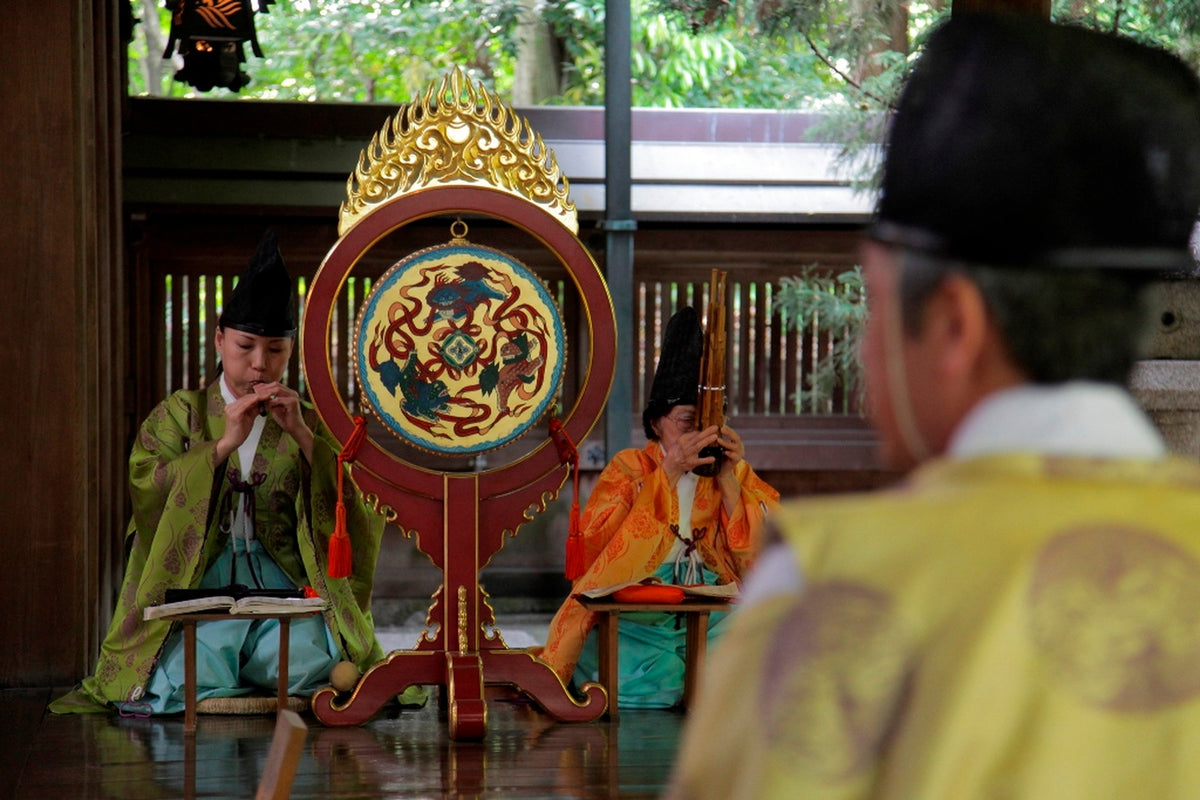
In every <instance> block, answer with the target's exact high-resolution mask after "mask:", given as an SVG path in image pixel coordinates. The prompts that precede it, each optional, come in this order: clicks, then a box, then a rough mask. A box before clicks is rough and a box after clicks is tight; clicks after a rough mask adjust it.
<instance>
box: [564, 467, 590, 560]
mask: <svg viewBox="0 0 1200 800" xmlns="http://www.w3.org/2000/svg"><path fill="white" fill-rule="evenodd" d="M576 476H578V470H576ZM567 531H568V532H567V566H566V569H565V570H563V572H564V574H565V575H566V576H567V580H569V581H573V580H576V579H577V578H579V577H580V576H582V575H583V572H584V561H585V555H584V552H583V533H582V532H581V531H580V530H579V480H578V477H577V478H576V480H575V499H574V500H572V501H571V522H570V525H569V526H568V528H567Z"/></svg>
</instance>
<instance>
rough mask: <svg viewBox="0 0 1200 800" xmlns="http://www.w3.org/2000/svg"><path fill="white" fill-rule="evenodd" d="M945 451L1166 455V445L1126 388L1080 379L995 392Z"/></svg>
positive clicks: (959, 453)
mask: <svg viewBox="0 0 1200 800" xmlns="http://www.w3.org/2000/svg"><path fill="white" fill-rule="evenodd" d="M946 452H947V455H949V456H950V457H952V458H967V457H970V456H978V455H987V454H994V453H1012V452H1033V453H1039V454H1042V455H1058V456H1077V457H1094V458H1120V457H1124V458H1162V457H1163V456H1165V455H1166V453H1167V446H1166V444H1165V442H1164V441H1163V438H1162V436H1161V435H1160V434H1159V432H1158V430H1157V429H1156V428H1155V427H1154V425H1153V423H1151V422H1150V420H1149V419H1147V417H1146V415H1145V414H1144V413H1143V412H1142V410H1141V409H1140V408H1139V407H1138V405H1137V403H1136V402H1135V401H1134V399H1133V398H1132V397H1131V396H1130V395H1129V393H1128V392H1126V391H1125V390H1124V389H1121V388H1120V387H1117V386H1114V385H1111V384H1104V383H1092V382H1084V381H1075V382H1071V383H1066V384H1060V385H1054V386H1042V385H1034V384H1026V385H1023V386H1018V387H1014V388H1011V389H1005V390H1003V391H999V392H996V393H995V394H992V395H991V396H989V397H988V398H986V399H985V400H983V401H982V402H981V403H979V404H978V405H976V406H975V408H973V409H972V410H971V411H970V412H969V413H968V414H967V416H966V418H965V419H964V420H963V421H962V422H961V423H960V424H959V426H958V429H957V430H956V431H955V432H954V436H953V437H952V438H951V440H950V445H949V447H947V449H946Z"/></svg>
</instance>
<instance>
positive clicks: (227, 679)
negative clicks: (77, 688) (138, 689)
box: [142, 536, 341, 714]
mask: <svg viewBox="0 0 1200 800" xmlns="http://www.w3.org/2000/svg"><path fill="white" fill-rule="evenodd" d="M235 541H236V539H235V537H232V536H231V537H230V538H229V544H228V545H227V546H226V547H225V551H224V552H223V553H221V555H220V557H219V558H217V560H216V561H215V562H214V563H213V565H212V566H211V567H209V568H208V571H207V572H205V573H204V578H203V579H201V581H200V587H201V588H206V589H207V588H215V587H219V586H228V585H229V584H230V583H231V582H232V581H231V578H232V569H231V567H232V565H233V560H234V558H235V557H236V558H237V573H236V574H237V581H238V583H246V584H249V583H251V582H252V581H251V579H250V575H251V574H252V573H251V568H250V562H248V561H247V559H252V560H253V565H254V574H257V575H258V576H259V579H260V580H261V581H262V586H263V588H265V589H295V588H297V587H296V586H295V585H294V584H293V583H292V582H291V581H290V580H289V579H288V577H287V575H285V574H284V573H283V570H281V569H280V568H279V566H278V565H277V564H276V563H275V561H274V560H273V559H272V558H271V557H270V556H269V555H268V554H267V553H266V551H265V550H263V547H262V545H261V544H260V543H259V542H258V541H257V540H254V539H252V540H250V542H249V547H248V552H247V549H246V548H244V547H239V548H238V549H239V551H240V552H238V553H237V554H236V556H235V553H234V543H235ZM183 649H184V648H183V631H182V630H175V631H173V632H172V633H171V635H170V636H169V637H168V638H167V641H166V643H165V644H164V645H163V649H162V652H161V653H160V654H159V658H158V662H157V663H156V664H155V667H154V671H153V672H152V673H151V674H150V680H149V681H148V683H147V684H146V693H145V696H144V697H143V698H142V701H143V702H145V703H148V704H149V706H150V710H151V711H152V712H153V713H155V714H173V713H177V712H180V711H183V701H184V674H183V673H184V669H183V668H184V663H183V662H184V652H183ZM340 660H341V655H340V652H339V650H338V647H337V643H336V642H335V641H334V640H333V636H332V634H331V633H330V632H329V626H328V625H326V624H325V619H324V617H322V616H321V615H320V614H318V615H316V616H312V617H303V618H299V619H293V620H292V621H291V623H290V631H289V636H288V694H290V695H300V696H308V695H311V694H313V693H314V692H316V691H317V690H318V689H320V688H321V687H323V686H326V685H328V683H329V673H330V671H332V670H333V667H334V665H335V664H337V663H338V661H340ZM278 682H279V620H276V619H246V620H243V619H231V620H228V621H226V620H212V621H205V622H199V623H197V624H196V699H197V700H203V699H205V698H206V697H239V696H242V695H248V694H253V693H256V692H262V691H264V690H265V691H268V692H270V693H271V694H274V693H275V691H276V688H277V686H278Z"/></svg>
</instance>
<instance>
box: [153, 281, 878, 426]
mask: <svg viewBox="0 0 1200 800" xmlns="http://www.w3.org/2000/svg"><path fill="white" fill-rule="evenodd" d="M706 278H707V275H701V274H697V275H695V277H694V278H693V279H691V280H680V279H679V276H678V274H677V273H676V274H672V275H670V276H665V275H655V274H640V275H638V276H637V277H636V287H635V313H636V316H637V317H638V319H639V321H640V324H638V325H636V326H635V327H636V331H635V332H634V338H633V347H634V356H635V357H634V365H633V367H634V375H633V387H634V392H633V408H632V409H631V413H632V414H634V415H636V414H638V413H640V411H641V409H642V408H643V407H644V405H645V402H646V397H647V395H648V394H649V391H650V386H651V383H652V381H653V378H654V368H655V365H656V364H657V363H658V357H659V348H660V346H661V342H662V335H663V330H664V328H665V326H666V322H667V320H668V319H669V318H670V316H671V314H673V313H674V312H675V311H676V310H678V309H679V308H682V307H683V306H687V305H692V306H695V307H696V308H697V309H698V310H700V311H701V313H703V309H704V308H705V305H706V304H707V301H708V298H707V294H706V292H707V286H706V283H705V281H706ZM233 281H234V276H231V275H220V274H170V273H165V274H157V275H152V276H151V281H150V293H151V298H150V305H149V307H150V308H151V309H161V315H158V314H155V315H154V318H153V323H152V325H153V327H154V328H155V329H156V330H154V331H152V332H151V333H150V334H149V336H150V339H149V342H148V344H149V345H150V346H151V349H155V350H157V351H158V355H157V357H156V358H154V359H153V363H152V364H148V365H145V366H148V367H150V368H151V370H152V372H153V375H154V377H153V380H152V382H151V385H152V386H153V387H154V389H155V390H156V391H155V392H153V394H155V395H156V396H158V397H162V396H165V395H166V394H168V393H170V392H171V391H173V390H175V389H178V388H191V387H198V386H201V385H204V384H205V383H206V382H207V381H208V380H209V378H210V377H211V376H212V375H213V374H215V369H216V353H215V351H214V348H213V334H214V332H215V326H216V320H217V315H218V313H219V309H220V308H221V307H222V305H223V302H224V299H225V297H226V296H227V294H228V292H229V290H230V288H231V286H232V283H233ZM307 281H308V278H307V276H301V277H300V278H299V279H298V280H297V291H298V293H299V298H298V301H299V307H300V309H301V311H302V310H303V302H304V294H305V291H306V288H307ZM548 283H549V284H550V290H551V292H552V293H553V294H554V295H555V296H556V297H557V299H558V300H559V303H560V308H562V310H563V315H564V324H565V326H566V329H567V330H568V331H570V330H573V329H574V327H575V326H576V325H578V322H579V320H578V308H577V304H576V303H573V302H572V298H571V295H570V292H568V291H567V286H566V285H565V281H564V280H563V279H561V278H560V279H552V280H550V281H549V282H548ZM371 285H372V279H371V278H368V277H356V276H351V277H349V278H348V279H347V281H346V284H345V287H344V289H343V291H342V292H341V293H340V294H339V297H338V301H337V304H336V306H335V309H334V317H333V327H332V330H331V332H330V353H331V358H332V361H333V370H334V376H335V378H336V380H337V383H338V386H339V388H340V389H341V391H342V394H343V396H344V397H345V398H346V400H347V403H348V405H350V406H351V407H352V408H353V407H355V405H356V403H357V398H358V387H357V381H356V378H355V375H354V367H353V361H352V358H351V355H350V354H351V351H352V347H353V342H354V339H355V336H356V316H357V312H358V308H359V306H360V305H361V304H362V302H363V301H364V300H365V299H366V297H367V296H368V294H369V293H370V290H371ZM775 291H776V285H775V283H774V282H773V280H771V279H769V278H766V277H764V276H763V275H756V274H753V273H751V274H745V273H743V274H741V275H739V274H738V273H734V274H731V275H730V277H729V282H728V288H727V295H728V322H729V333H728V343H729V352H728V359H727V363H728V368H729V369H728V393H727V394H728V402H729V408H728V415H729V416H730V417H741V418H745V417H784V418H787V417H800V416H804V415H810V414H814V413H816V414H823V415H828V414H833V415H849V416H856V415H857V409H856V408H854V405H853V402H852V401H851V400H850V399H848V398H846V397H845V396H844V395H843V394H842V393H840V392H838V393H836V394H835V395H834V396H833V397H830V398H826V399H824V400H822V401H820V402H819V403H814V402H813V401H811V400H806V401H803V402H802V400H801V396H800V389H801V387H803V386H805V385H806V383H805V382H806V380H807V376H808V375H809V374H810V372H811V370H812V365H813V363H814V360H815V359H816V358H817V357H818V356H819V355H820V353H821V352H823V351H824V350H827V349H828V346H829V341H828V339H827V337H818V336H814V335H813V334H812V333H811V332H809V331H802V330H798V329H796V328H795V327H791V328H789V327H788V326H786V325H785V324H784V322H783V320H782V319H781V318H780V315H779V314H778V313H777V312H775V311H773V310H772V302H771V301H772V297H773V295H774V293H775ZM298 350H299V348H297V349H296V352H294V353H293V357H292V360H291V363H290V364H289V366H288V371H287V373H286V374H285V380H287V381H288V382H289V383H292V384H293V385H296V386H298V387H299V388H300V389H301V391H302V392H303V390H304V376H303V373H302V370H301V368H300V363H299V356H298Z"/></svg>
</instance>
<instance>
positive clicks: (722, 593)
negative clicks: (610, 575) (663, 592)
mask: <svg viewBox="0 0 1200 800" xmlns="http://www.w3.org/2000/svg"><path fill="white" fill-rule="evenodd" d="M629 586H676V585H675V584H664V583H663V582H662V580H661V579H660V578H646V579H645V580H640V581H629V582H627V583H617V584H613V585H612V586H599V587H597V588H595V589H588V590H586V591H583V592H579V594H580V595H582V596H583V597H589V598H591V599H593V600H599V599H600V598H601V597H608V596H609V595H610V594H613V593H614V592H617V591H619V590H620V589H625V588H627V587H629ZM676 588H678V589H682V590H683V593H684V594H685V595H687V596H688V597H697V598H699V597H711V598H716V599H721V598H725V599H729V600H736V599H737V596H738V585H737V584H736V583H718V584H704V583H699V584H681V585H679V586H676Z"/></svg>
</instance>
